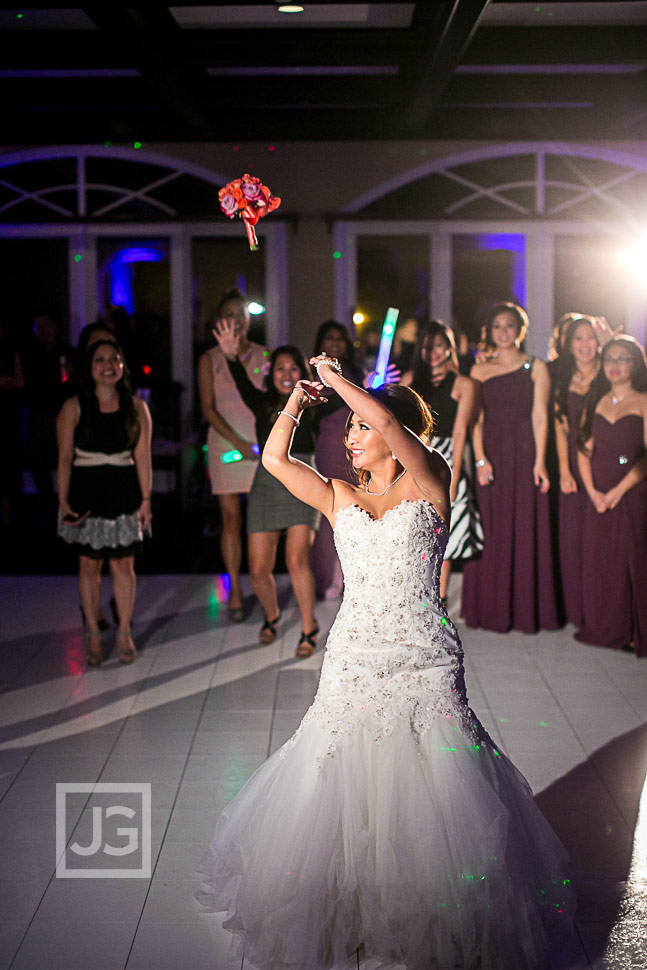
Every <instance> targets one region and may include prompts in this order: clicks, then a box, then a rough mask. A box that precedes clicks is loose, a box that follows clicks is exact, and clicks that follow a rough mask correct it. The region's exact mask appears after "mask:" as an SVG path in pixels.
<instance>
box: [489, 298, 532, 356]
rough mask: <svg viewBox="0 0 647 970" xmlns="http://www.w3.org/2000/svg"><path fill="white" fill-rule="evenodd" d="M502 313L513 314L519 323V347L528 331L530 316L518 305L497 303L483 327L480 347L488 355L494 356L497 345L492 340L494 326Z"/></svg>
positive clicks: (491, 309)
mask: <svg viewBox="0 0 647 970" xmlns="http://www.w3.org/2000/svg"><path fill="white" fill-rule="evenodd" d="M500 313H511V314H512V316H513V317H514V318H515V320H516V322H517V339H516V341H515V343H516V345H517V347H519V346H520V345H521V343H522V342H523V339H524V337H525V336H526V331H527V329H528V323H529V321H528V314H527V313H526V311H525V310H524V308H523V307H521V306H519V304H518V303H509V302H506V303H495V304H494V306H492V307H490V309H489V310H488V314H487V316H486V318H485V323H484V324H483V326H482V327H481V342H480V344H479V347H480V349H481V350H483V351H484V352H485V353H486V354H492V353H494V351H495V350H496V344H495V343H494V341H493V339H492V324H493V323H494V321H495V319H496V317H498V316H499V314H500Z"/></svg>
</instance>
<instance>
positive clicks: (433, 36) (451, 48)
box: [406, 0, 490, 133]
mask: <svg viewBox="0 0 647 970" xmlns="http://www.w3.org/2000/svg"><path fill="white" fill-rule="evenodd" d="M489 2H490V0H453V2H451V3H445V4H442V5H441V4H438V5H434V7H437V9H438V11H441V10H442V13H443V15H444V16H443V20H444V22H443V23H442V28H441V30H440V36H439V34H438V29H437V27H435V26H434V22H433V21H432V22H431V23H429V24H428V25H427V31H426V36H423V37H421V39H420V56H419V59H418V60H419V64H420V65H421V69H420V71H419V79H418V83H417V87H416V90H415V91H414V92H413V94H412V97H411V101H410V104H409V108H408V110H407V112H406V124H407V127H408V128H409V129H410V130H411V132H412V133H418V132H421V131H424V129H425V128H426V127H427V125H428V122H429V119H430V118H431V116H432V114H433V111H434V108H435V107H436V105H437V104H438V102H439V101H440V99H441V97H442V94H443V91H444V90H445V87H446V86H447V84H448V83H449V81H450V80H451V78H452V76H453V74H454V69H455V68H456V65H457V64H458V63H459V61H460V59H461V55H462V53H463V51H464V50H465V48H466V47H467V45H468V44H469V42H470V40H471V38H472V37H473V36H474V33H475V32H476V29H477V27H478V23H479V20H480V19H481V17H482V15H483V12H484V11H485V8H486V7H487V6H488V4H489ZM418 6H420V7H422V8H423V9H424V7H429V8H431V5H430V4H429V5H424V6H423V5H420V4H419V5H418Z"/></svg>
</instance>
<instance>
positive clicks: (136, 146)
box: [133, 141, 142, 148]
mask: <svg viewBox="0 0 647 970" xmlns="http://www.w3.org/2000/svg"><path fill="white" fill-rule="evenodd" d="M141 147H142V143H141V142H140V141H136V142H133V148H141Z"/></svg>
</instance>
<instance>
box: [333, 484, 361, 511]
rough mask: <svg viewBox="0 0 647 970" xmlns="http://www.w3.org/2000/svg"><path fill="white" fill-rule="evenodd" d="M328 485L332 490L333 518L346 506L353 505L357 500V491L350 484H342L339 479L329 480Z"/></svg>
mask: <svg viewBox="0 0 647 970" xmlns="http://www.w3.org/2000/svg"><path fill="white" fill-rule="evenodd" d="M330 484H331V486H332V490H333V499H334V500H333V511H332V514H333V516H334V515H336V514H337V512H339V510H340V509H343V508H346V506H347V505H353V504H354V503H355V501H356V499H357V495H358V492H359V489H358V487H357V486H356V485H351V483H350V482H344V481H342V479H341V478H331V479H330Z"/></svg>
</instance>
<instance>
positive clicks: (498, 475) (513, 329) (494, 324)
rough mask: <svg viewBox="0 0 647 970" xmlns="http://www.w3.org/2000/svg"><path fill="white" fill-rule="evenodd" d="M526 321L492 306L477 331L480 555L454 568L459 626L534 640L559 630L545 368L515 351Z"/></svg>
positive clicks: (515, 311) (506, 307) (509, 306)
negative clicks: (459, 581)
mask: <svg viewBox="0 0 647 970" xmlns="http://www.w3.org/2000/svg"><path fill="white" fill-rule="evenodd" d="M527 326H528V318H527V316H526V313H525V311H524V310H522V308H521V307H519V306H516V305H515V304H514V303H497V304H495V306H494V307H493V308H492V310H491V311H490V314H489V317H488V321H487V323H486V325H485V327H484V328H483V349H484V350H485V351H486V353H487V354H488V356H487V358H486V359H485V360H484V361H483V362H482V363H478V364H475V365H474V367H473V368H472V371H471V374H470V376H471V377H472V378H474V379H475V380H476V381H478V383H479V387H480V397H481V410H480V412H479V417H478V419H477V422H476V425H475V427H474V434H473V441H474V455H475V458H476V476H477V483H478V484H477V494H478V500H479V504H480V508H481V518H482V522H483V531H484V534H485V548H484V550H483V554H482V555H481V557H480V558H478V559H470V560H469V561H468V562H466V563H465V566H464V569H463V615H464V617H465V620H466V622H467V624H468V626H473V627H484V628H485V629H487V630H494V631H496V632H498V633H505V632H506V631H508V630H510V629H514V630H521V631H522V632H524V633H536V632H537V630H539V629H547V630H553V629H557V627H558V626H559V621H558V616H557V604H556V596H555V578H554V570H553V556H552V548H551V535H550V521H549V519H550V516H549V508H548V495H547V492H548V488H549V481H548V475H547V473H546V463H545V462H546V437H547V431H548V397H549V390H550V382H549V378H548V371H547V369H546V365H545V364H544V362H543V361H541V360H533V359H531V358H529V357H528V355H527V354H525V353H523V352H522V351H521V349H520V345H521V342H522V341H523V338H524V336H525V332H526V329H527Z"/></svg>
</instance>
